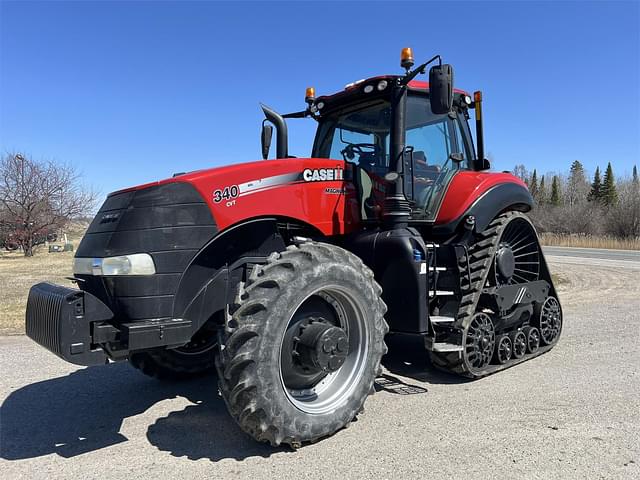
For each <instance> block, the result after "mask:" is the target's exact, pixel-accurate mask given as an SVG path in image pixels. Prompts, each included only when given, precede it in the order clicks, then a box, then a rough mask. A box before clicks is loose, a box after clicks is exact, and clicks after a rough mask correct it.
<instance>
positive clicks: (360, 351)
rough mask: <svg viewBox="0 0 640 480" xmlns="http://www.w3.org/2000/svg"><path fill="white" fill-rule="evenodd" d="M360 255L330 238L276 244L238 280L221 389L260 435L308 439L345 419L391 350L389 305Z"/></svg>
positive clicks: (274, 439)
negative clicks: (277, 247) (386, 340)
mask: <svg viewBox="0 0 640 480" xmlns="http://www.w3.org/2000/svg"><path fill="white" fill-rule="evenodd" d="M381 292H382V289H381V288H380V286H379V285H378V284H377V283H376V282H375V280H374V278H373V273H372V272H371V271H370V270H369V269H368V268H367V267H366V266H365V265H364V264H363V263H362V261H361V260H360V259H359V258H358V257H356V256H355V255H353V254H351V253H350V252H347V251H346V250H343V249H342V248H339V247H336V246H333V245H328V244H323V243H314V242H309V243H304V244H302V245H300V246H291V247H288V248H287V250H286V251H284V252H282V253H273V254H271V255H270V256H269V258H268V259H267V263H266V264H265V265H259V266H256V267H255V268H254V269H253V271H252V272H251V275H250V276H249V278H248V280H247V282H246V284H244V285H242V284H241V285H240V286H239V291H238V295H237V298H236V304H235V305H234V306H233V307H232V309H231V312H232V318H231V320H230V321H229V322H228V325H227V327H228V331H227V333H228V336H227V338H226V340H225V342H224V346H223V348H222V349H221V353H220V355H219V357H218V361H217V368H218V381H219V386H220V392H221V394H222V397H223V398H224V400H225V402H226V404H227V407H228V409H229V412H230V413H231V415H232V417H233V418H234V419H235V420H236V422H238V424H239V425H240V427H241V428H242V429H243V430H244V431H245V432H247V433H248V434H249V435H251V436H252V437H254V438H255V439H256V440H258V441H263V442H269V443H270V444H271V445H274V446H275V445H280V444H282V443H285V444H289V445H291V446H293V447H299V446H301V445H302V444H303V443H304V442H310V441H316V440H318V439H320V438H323V437H325V436H328V435H331V434H333V433H334V432H336V431H337V430H339V429H341V428H343V427H344V426H346V425H347V424H348V423H349V422H351V420H353V419H354V417H355V416H356V415H357V413H358V412H359V411H360V410H361V409H362V406H363V404H364V402H365V400H366V398H367V396H368V395H369V394H370V393H372V392H373V382H374V380H375V377H376V375H377V374H378V372H379V369H380V359H381V358H382V356H383V355H384V354H385V353H386V351H387V348H386V346H385V344H384V336H385V334H386V333H387V331H388V327H387V324H386V322H385V320H384V314H385V312H386V306H385V304H384V303H383V301H382V299H381V297H380V294H381Z"/></svg>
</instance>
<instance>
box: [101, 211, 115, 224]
mask: <svg viewBox="0 0 640 480" xmlns="http://www.w3.org/2000/svg"><path fill="white" fill-rule="evenodd" d="M119 216H120V214H119V213H107V214H105V215H103V216H102V217H100V223H111V222H115V221H117V220H118V217H119Z"/></svg>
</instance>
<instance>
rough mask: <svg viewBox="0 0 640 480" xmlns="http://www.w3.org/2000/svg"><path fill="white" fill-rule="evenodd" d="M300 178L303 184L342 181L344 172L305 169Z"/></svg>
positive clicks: (339, 170)
mask: <svg viewBox="0 0 640 480" xmlns="http://www.w3.org/2000/svg"><path fill="white" fill-rule="evenodd" d="M302 178H303V179H304V181H305V182H327V181H329V182H330V181H332V180H344V170H343V169H342V168H318V169H311V168H307V169H305V170H304V172H302Z"/></svg>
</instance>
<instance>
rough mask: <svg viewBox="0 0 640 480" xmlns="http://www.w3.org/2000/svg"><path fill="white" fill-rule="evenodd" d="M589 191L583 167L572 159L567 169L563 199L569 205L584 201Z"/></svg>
mask: <svg viewBox="0 0 640 480" xmlns="http://www.w3.org/2000/svg"><path fill="white" fill-rule="evenodd" d="M588 193H589V182H588V181H587V176H586V175H585V173H584V167H583V166H582V164H581V163H580V162H579V161H578V160H574V161H573V163H572V164H571V169H570V170H569V178H568V179H567V185H566V191H565V199H566V203H567V204H569V205H570V206H574V205H578V204H580V203H582V202H584V201H585V200H586V198H587V195H588Z"/></svg>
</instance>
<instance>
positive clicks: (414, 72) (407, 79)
mask: <svg viewBox="0 0 640 480" xmlns="http://www.w3.org/2000/svg"><path fill="white" fill-rule="evenodd" d="M435 60H438V65H442V58H441V57H440V55H436V56H435V57H433V58H431V59H430V60H429V61H428V62H425V63H423V64H422V65H419V66H418V67H416V68H414V69H413V70H412V71H410V72H407V74H406V75H405V76H404V77H402V79H400V85H408V84H409V82H410V81H411V80H413V79H414V78H416V77H417V76H418V75H420V74H424V73H426V71H427V66H428V65H429V64H430V63H431V62H433V61H435Z"/></svg>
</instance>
